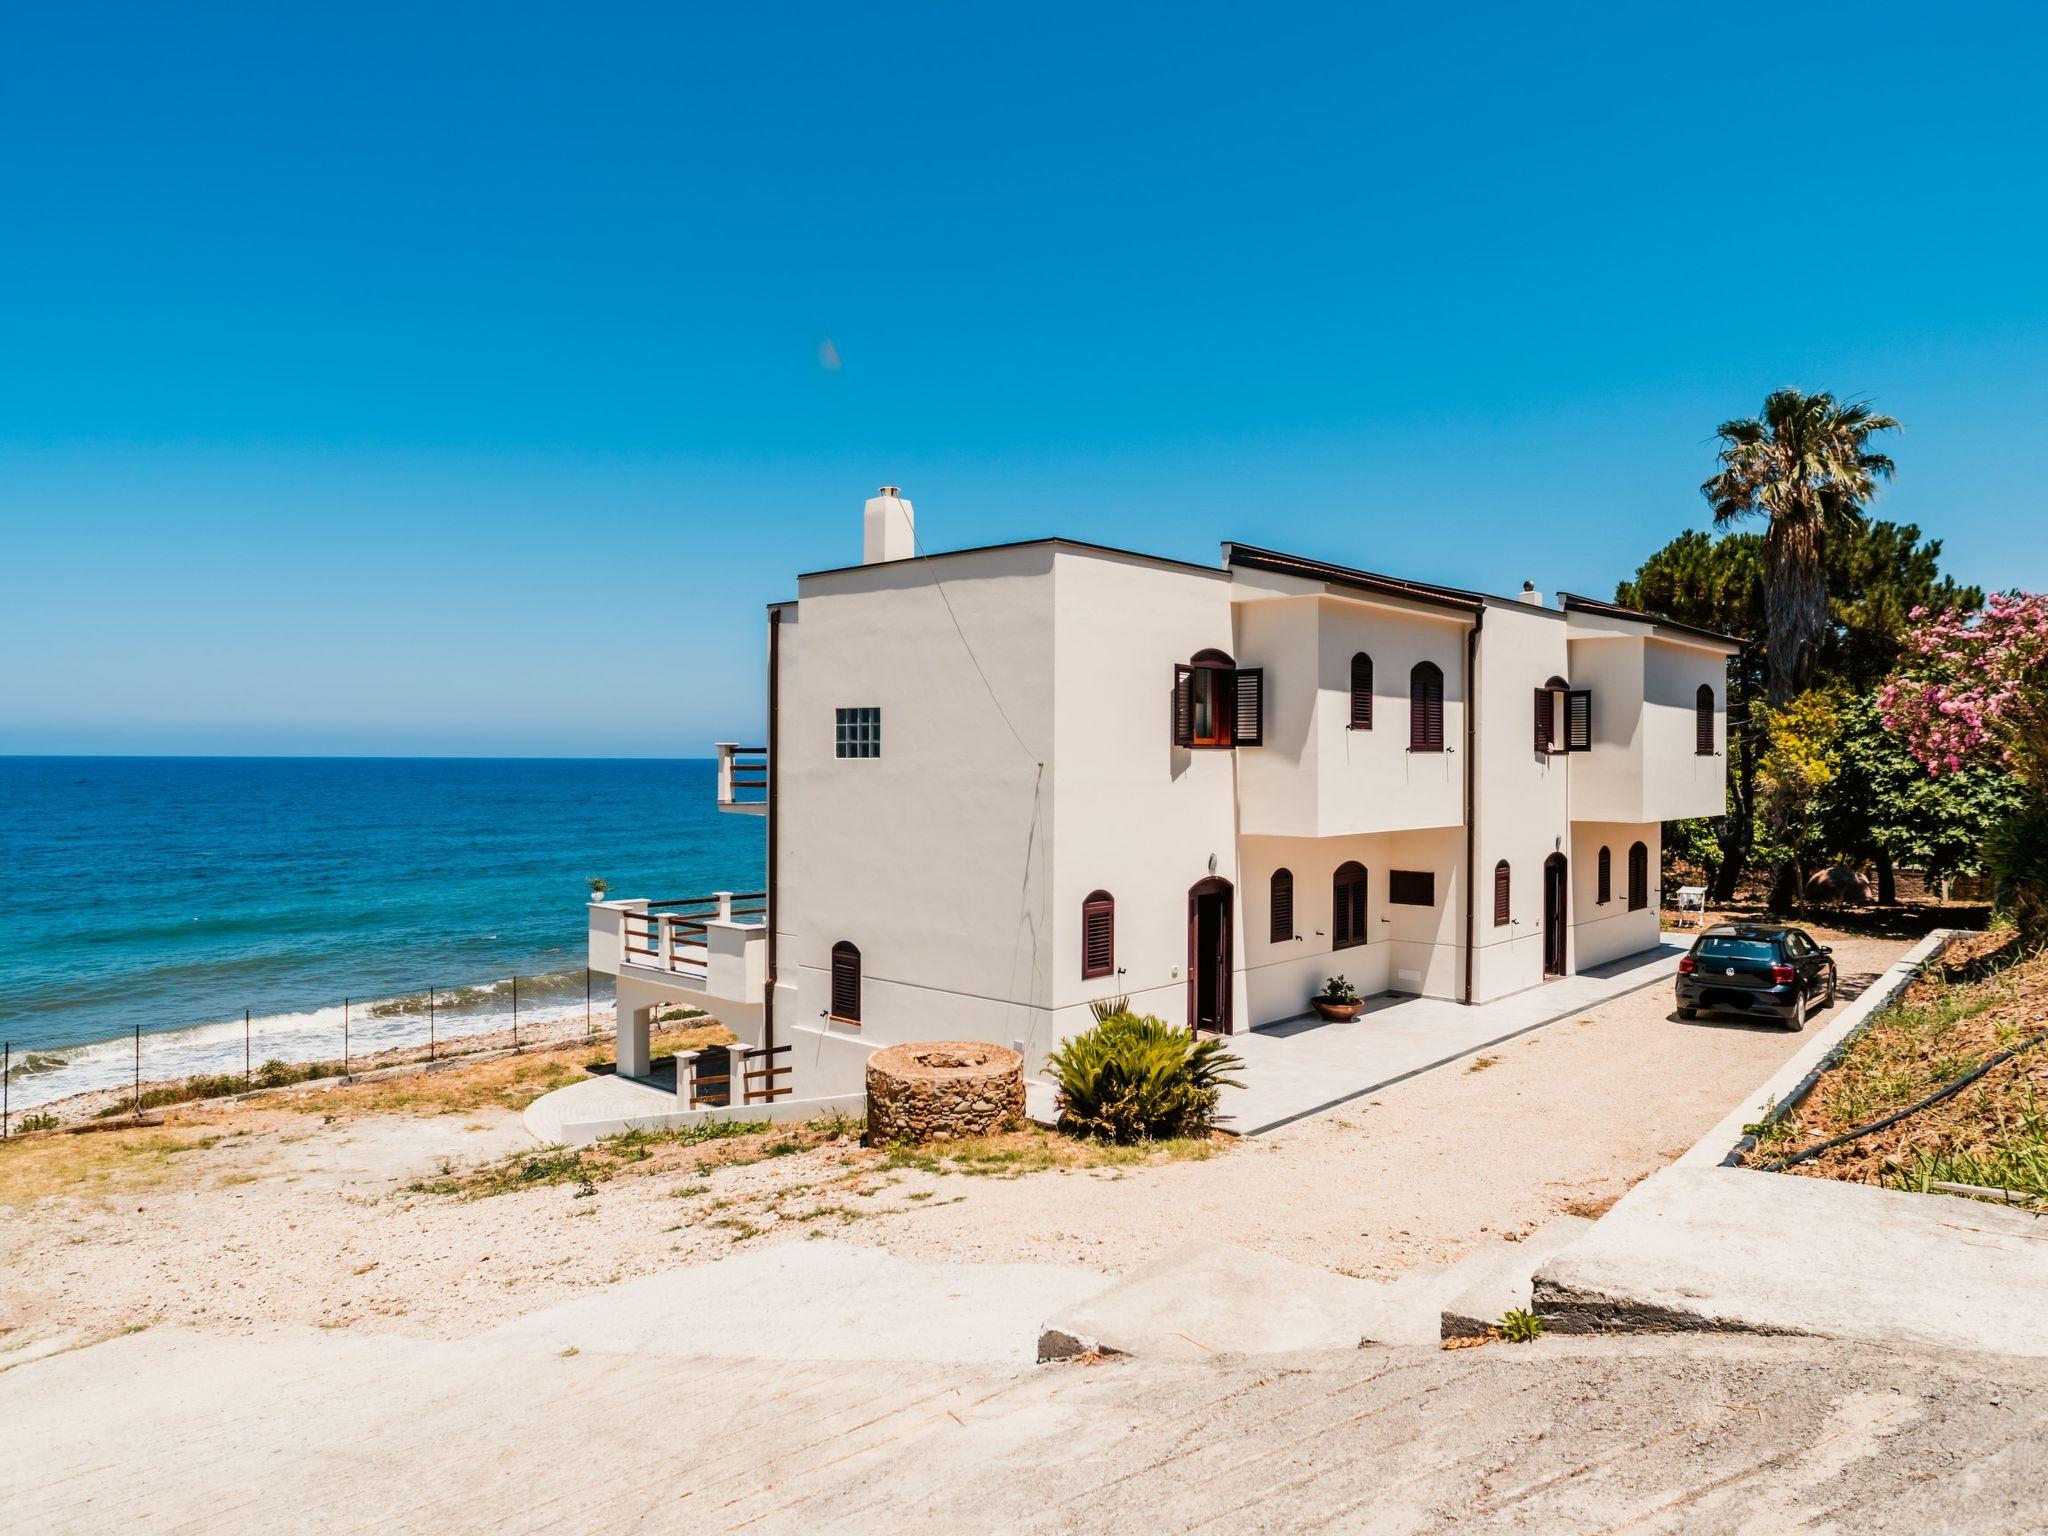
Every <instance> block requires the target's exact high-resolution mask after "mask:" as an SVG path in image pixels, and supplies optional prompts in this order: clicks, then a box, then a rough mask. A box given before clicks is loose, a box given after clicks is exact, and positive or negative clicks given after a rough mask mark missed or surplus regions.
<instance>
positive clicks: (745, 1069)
mask: <svg viewBox="0 0 2048 1536" xmlns="http://www.w3.org/2000/svg"><path fill="white" fill-rule="evenodd" d="M788 1052H789V1047H788V1046H786V1045H773V1046H767V1047H759V1046H756V1047H754V1048H752V1049H749V1048H747V1047H745V1046H739V1045H732V1046H725V1047H722V1048H721V1047H718V1046H712V1047H710V1048H709V1049H707V1050H703V1051H699V1052H697V1053H696V1054H695V1055H693V1056H692V1057H691V1058H690V1061H689V1067H688V1071H689V1079H688V1082H687V1085H686V1086H687V1098H688V1102H689V1107H690V1108H691V1109H720V1108H728V1107H730V1106H731V1105H732V1103H733V1087H734V1081H733V1080H734V1079H735V1078H737V1079H738V1080H739V1081H738V1087H739V1102H740V1103H741V1104H772V1103H774V1102H775V1101H776V1100H777V1099H780V1098H786V1097H787V1096H788V1094H789V1088H788V1087H787V1085H786V1084H784V1083H783V1081H782V1080H783V1079H784V1078H786V1077H788V1076H789V1075H790V1073H791V1072H792V1071H794V1070H795V1069H794V1068H793V1067H786V1066H777V1065H776V1064H775V1058H776V1057H778V1056H783V1055H787V1054H788ZM714 1054H716V1055H721V1056H723V1057H724V1060H723V1061H717V1060H712V1061H709V1062H707V1060H706V1058H707V1057H711V1056H713V1055H714Z"/></svg>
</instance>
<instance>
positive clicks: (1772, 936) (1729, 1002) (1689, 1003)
mask: <svg viewBox="0 0 2048 1536" xmlns="http://www.w3.org/2000/svg"><path fill="white" fill-rule="evenodd" d="M1835 983H1836V977H1835V962H1834V960H1833V959H1832V958H1831V957H1830V951H1829V949H1828V947H1827V946H1826V945H1825V944H1816V943H1814V942H1813V939H1812V937H1811V936H1810V935H1808V934H1807V933H1806V932H1804V931H1803V930H1801V929H1798V928H1781V927H1778V926H1776V925H1774V924H1770V923H1717V924H1716V925H1715V926H1714V927H1712V928H1709V929H1707V931H1706V932H1704V933H1702V934H1701V935H1700V936H1699V937H1698V938H1696V939H1694V940H1693V941H1692V948H1691V950H1690V951H1688V952H1687V953H1685V954H1683V955H1681V956H1679V958H1678V1016H1679V1017H1680V1018H1681V1019H1691V1018H1697V1017H1698V1016H1699V1014H1700V1012H1701V1010H1703V1009H1714V1008H1720V1009H1726V1010H1727V1011H1728V1012H1730V1013H1747V1014H1752V1015H1755V1014H1762V1015H1765V1016H1767V1017H1769V1018H1773V1019H1776V1020H1777V1021H1778V1022H1779V1023H1780V1024H1783V1025H1784V1026H1785V1027H1786V1028H1787V1029H1804V1028H1806V1015H1807V1014H1808V1012H1809V1011H1811V1010H1812V1009H1813V1008H1815V1007H1821V1008H1826V1007H1828V1006H1829V1005H1831V1004H1832V1003H1833V1002H1834V1000H1835Z"/></svg>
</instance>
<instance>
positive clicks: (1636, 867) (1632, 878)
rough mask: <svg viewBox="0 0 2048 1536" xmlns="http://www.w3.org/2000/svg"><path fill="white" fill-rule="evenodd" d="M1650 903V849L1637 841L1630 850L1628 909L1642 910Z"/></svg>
mask: <svg viewBox="0 0 2048 1536" xmlns="http://www.w3.org/2000/svg"><path fill="white" fill-rule="evenodd" d="M1649 904H1650V850H1649V849H1648V848H1646V847H1645V846H1644V845H1643V844H1641V843H1637V844H1636V845H1635V846H1634V847H1632V848H1630V849H1629V851H1628V909H1629V911H1631V912H1640V911H1642V910H1643V908H1645V907H1647V906H1648V905H1649Z"/></svg>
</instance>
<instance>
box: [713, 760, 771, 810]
mask: <svg viewBox="0 0 2048 1536" xmlns="http://www.w3.org/2000/svg"><path fill="white" fill-rule="evenodd" d="M717 745H718V808H719V809H720V810H721V811H740V812H743V813H744V814H746V815H749V816H761V815H765V814H766V813H767V810H768V749H767V748H766V747H743V746H740V745H739V744H738V743H736V742H730V741H721V742H719V743H718V744H717Z"/></svg>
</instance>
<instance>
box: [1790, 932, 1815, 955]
mask: <svg viewBox="0 0 2048 1536" xmlns="http://www.w3.org/2000/svg"><path fill="white" fill-rule="evenodd" d="M1785 947H1786V948H1787V949H1789V950H1791V951H1792V953H1793V954H1795V955H1804V954H1809V953H1811V952H1812V949H1813V946H1812V945H1810V944H1808V943H1807V942H1806V935H1805V934H1803V933H1788V934H1786V935H1785Z"/></svg>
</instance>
